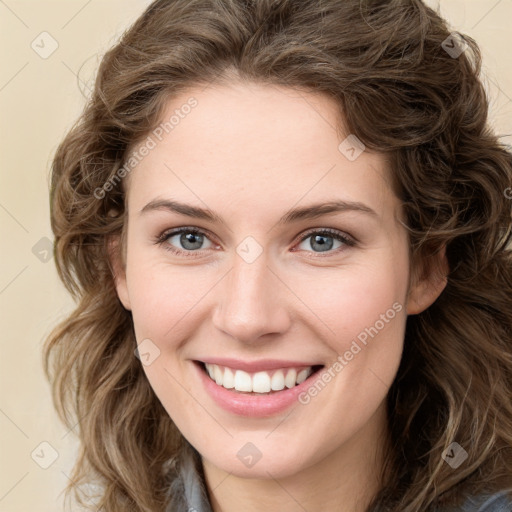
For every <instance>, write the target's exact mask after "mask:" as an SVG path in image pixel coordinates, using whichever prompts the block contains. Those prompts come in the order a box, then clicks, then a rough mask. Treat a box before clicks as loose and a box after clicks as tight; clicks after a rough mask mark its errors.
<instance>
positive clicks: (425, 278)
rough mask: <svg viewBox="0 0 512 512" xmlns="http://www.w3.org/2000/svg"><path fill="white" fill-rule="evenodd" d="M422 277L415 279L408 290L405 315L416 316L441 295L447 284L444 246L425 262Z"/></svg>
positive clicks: (447, 269) (446, 261)
mask: <svg viewBox="0 0 512 512" xmlns="http://www.w3.org/2000/svg"><path fill="white" fill-rule="evenodd" d="M424 269H425V271H424V272H423V275H422V276H421V277H419V278H417V279H415V282H414V283H413V285H412V286H411V288H410V290H409V295H408V298H407V308H406V309H407V314H408V315H417V314H419V313H421V312H423V311H425V310H426V309H427V308H428V307H430V306H431V305H432V304H433V303H434V302H435V301H436V300H437V298H438V297H439V296H440V295H441V293H442V292H443V290H444V289H445V287H446V284H447V283H448V273H449V266H448V260H447V258H446V246H444V245H443V247H442V248H441V249H440V250H439V251H438V252H437V253H436V254H435V255H434V256H432V257H431V258H429V261H428V262H426V264H425V265H424Z"/></svg>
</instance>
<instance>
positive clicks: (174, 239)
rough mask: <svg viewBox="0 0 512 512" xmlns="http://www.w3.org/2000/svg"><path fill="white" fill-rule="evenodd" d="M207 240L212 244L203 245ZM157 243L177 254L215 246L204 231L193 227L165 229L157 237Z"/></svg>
mask: <svg viewBox="0 0 512 512" xmlns="http://www.w3.org/2000/svg"><path fill="white" fill-rule="evenodd" d="M205 240H207V241H208V242H209V244H210V245H209V246H207V247H203V244H204V241H205ZM156 243H157V244H159V245H162V246H163V247H164V249H166V250H168V251H171V252H173V253H175V254H185V253H193V252H199V251H200V250H203V249H209V248H211V247H212V246H213V243H212V242H211V240H210V239H209V238H208V237H207V236H206V233H205V232H204V231H202V230H200V229H197V228H193V227H184V228H179V229H174V230H172V231H165V232H164V233H162V234H161V235H160V236H159V237H158V238H157V240H156ZM176 246H178V247H176ZM189 255H190V254H187V256H189Z"/></svg>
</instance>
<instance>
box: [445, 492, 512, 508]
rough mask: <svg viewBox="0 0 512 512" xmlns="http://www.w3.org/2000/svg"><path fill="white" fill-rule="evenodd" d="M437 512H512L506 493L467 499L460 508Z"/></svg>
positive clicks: (511, 502) (510, 500)
mask: <svg viewBox="0 0 512 512" xmlns="http://www.w3.org/2000/svg"><path fill="white" fill-rule="evenodd" d="M438 512H512V498H510V497H509V496H507V493H506V492H499V493H496V494H493V495H490V496H489V495H482V496H477V497H473V496H472V497H469V498H467V500H466V501H465V502H464V504H463V505H462V507H457V508H447V509H444V508H443V509H440V510H439V511H438Z"/></svg>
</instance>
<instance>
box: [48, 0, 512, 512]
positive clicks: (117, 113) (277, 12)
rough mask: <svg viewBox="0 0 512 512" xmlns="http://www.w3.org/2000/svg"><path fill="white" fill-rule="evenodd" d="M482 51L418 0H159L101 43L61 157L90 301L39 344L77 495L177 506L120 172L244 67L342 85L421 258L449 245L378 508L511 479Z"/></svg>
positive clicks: (408, 505) (354, 122)
mask: <svg viewBox="0 0 512 512" xmlns="http://www.w3.org/2000/svg"><path fill="white" fill-rule="evenodd" d="M449 38H451V39H449ZM446 41H449V42H450V44H449V45H448V46H449V47H451V48H453V47H455V48H456V49H457V48H458V49H460V51H461V52H459V53H460V55H454V54H453V53H450V52H449V51H448V49H447V48H446ZM457 45H458V46H457ZM462 50H463V51H462ZM480 69H481V54H480V51H479V48H478V46H477V44H476V43H475V41H474V40H473V39H471V38H470V37H468V36H467V35H456V34H452V35H450V30H449V29H448V27H447V24H446V22H445V21H444V20H443V19H442V18H441V17H440V16H439V15H438V14H436V13H435V12H434V11H433V10H432V9H430V8H428V7H427V6H425V5H424V4H423V3H422V2H421V1H420V0H391V1H383V0H322V1H318V0H157V1H155V2H153V3H152V4H151V5H150V6H149V7H148V8H147V9H146V11H145V12H144V13H143V14H142V16H141V17H140V18H139V19H138V20H137V21H136V22H135V23H134V24H133V26H132V27H131V28H130V29H129V30H128V31H127V32H126V33H125V34H124V35H123V36H122V38H121V39H120V41H119V42H118V43H117V44H116V45H115V46H114V47H113V48H112V49H110V50H109V51H108V52H107V53H106V54H105V56H104V57H103V59H102V62H101V65H100V67H99V70H98V75H97V79H96V83H95V87H94V91H93V94H92V97H91V98H90V100H89V101H88V104H87V105H86V108H85V110H84V112H83V114H82V115H81V117H80V119H79V121H78V122H77V124H76V125H75V126H74V127H73V128H72V129H71V130H70V132H69V133H68V134H67V136H66V137H65V138H64V140H63V141H62V142H61V144H60V146H59V147H58V149H57V151H56V154H55V157H54V160H53V165H52V180H51V222H52V229H53V232H54V234H55V261H56V265H57V269H58V273H59V276H60V278H61V279H62V281H63V283H64V284H65V286H66V287H67V289H68V290H69V291H70V293H71V294H72V295H73V297H74V298H75V299H76V301H77V307H76V309H75V310H74V311H73V312H72V314H71V315H70V316H69V317H68V318H66V319H65V320H64V321H63V322H62V323H60V324H59V325H58V326H57V327H56V328H55V329H54V331H53V332H52V333H51V335H50V336H49V338H48V340H47V342H46V345H45V349H44V367H45V371H46V374H47V376H48V379H49V380H50V381H51V383H52V392H53V400H54V403H55V406H56V408H57V410H58V412H59V415H60V417H61V418H62V420H63V421H64V422H65V423H66V424H67V425H68V426H69V427H70V428H73V427H74V425H76V423H77V422H78V427H77V432H78V436H79V439H80V443H81V445H80V446H81V448H80V454H79V458H78V460H77V462H76V465H75V468H74V472H73V474H72V480H73V483H70V484H69V486H68V488H67V489H66V492H67V494H68V495H70V494H71V492H72V491H74V495H75V498H76V499H77V500H78V501H79V503H81V504H82V505H86V504H87V501H88V496H87V493H86V492H85V491H84V490H82V491H79V488H80V485H81V484H83V483H91V482H93V481H95V482H97V483H98V484H100V487H101V492H100V493H99V495H98V496H97V498H98V500H97V503H96V507H97V508H98V509H100V510H105V511H118V510H133V511H145V512H150V511H151V512H155V511H162V510H164V509H165V506H166V503H167V500H168V496H167V490H168V487H169V479H168V473H167V472H166V467H167V465H166V463H168V462H169V461H170V460H173V459H175V458H176V456H177V454H179V452H180V450H181V449H182V447H183V443H184V439H183V436H182V435H181V433H180V432H179V431H178V429H177V427H176V426H175V425H174V423H173V422H172V420H171V418H170V417H169V415H168V413H167V412H166V411H165V409H164V407H163V406H162V404H161V403H160V401H159V400H158V398H157V397H156V395H155V393H154V391H153V390H152V388H151V386H150V384H149V382H148V380H147V377H146V375H145V373H144V371H143V369H142V367H141V364H140V361H139V360H138V359H137V358H136V357H134V348H135V347H136V340H135V336H134V330H133V321H132V317H131V313H130V312H129V311H127V310H125V309H124V308H123V306H122V304H121V303H120V301H119V299H118V296H117V293H116V288H115V285H114V279H113V274H112V271H111V267H110V263H109V243H108V242H109V240H110V239H111V238H112V237H113V236H116V235H120V234H121V233H122V232H123V227H124V226H125V221H126V219H125V190H124V189H125V187H124V186H123V183H120V184H116V183H115V178H116V177H118V176H119V171H120V169H122V167H123V165H124V163H125V162H126V159H127V158H128V156H129V152H130V149H131V148H132V147H134V145H135V144H137V143H138V142H139V141H141V140H142V139H143V138H144V137H146V136H147V135H148V133H149V132H150V131H151V130H152V129H154V128H155V126H157V124H158V122H159V119H160V116H161V114H162V112H163V108H164V106H165V104H166V101H167V100H168V99H169V98H170V97H172V96H173V95H176V94H178V92H181V91H183V90H185V89H187V88H189V87H190V86H192V85H198V84H211V83H217V82H219V80H229V77H230V76H233V74H236V75H237V76H239V77H242V78H243V79H244V80H250V81H257V82H260V83H264V84H271V85H284V86H288V87H299V88H302V89H306V90H310V91H314V92H322V93H324V94H326V95H328V96H329V97H331V98H334V99H335V100H336V102H337V104H338V105H339V106H340V108H341V111H342V112H343V119H344V122H345V125H346V127H347V128H348V129H349V131H350V133H352V134H355V135H356V136H357V137H358V138H359V139H360V140H361V141H363V143H364V144H365V145H366V147H367V148H369V149H370V150H374V151H376V152H380V153H382V154H386V155H387V156H388V157H389V162H390V168H391V172H392V175H393V180H394V185H395V189H396V193H397V195H398V197H399V198H400V199H401V201H402V203H403V211H404V215H405V218H406V222H407V229H408V232H409V237H410V255H411V262H412V264H413V265H414V268H415V269H417V271H418V272H421V269H422V268H424V266H425V265H426V264H428V261H429V257H430V256H431V255H432V254H434V253H435V252H436V251H438V250H439V248H441V247H443V246H445V247H446V255H447V259H448V263H449V268H450V272H449V275H448V279H447V285H446V287H445V289H444V291H443V293H442V294H441V296H440V297H439V298H438V300H437V301H436V302H435V303H434V304H433V305H432V306H431V307H429V308H428V309H427V310H426V311H424V312H422V313H421V314H418V315H414V316H410V317H409V318H408V320H407V328H406V335H405V348H404V353H403V358H402V361H401V365H400V368H399V370H398V374H397V376H396V379H395V381H394V383H393V385H392V387H391V389H390V392H389V395H388V413H389V429H390V432H391V439H392V451H391V452H390V453H389V454H388V456H387V461H386V467H385V471H384V482H385V485H384V486H383V488H382V489H381V491H380V493H379V494H378V496H376V497H375V499H374V501H373V503H372V505H371V506H370V507H369V509H368V511H377V510H386V511H396V512H425V511H430V510H434V507H435V506H436V505H438V504H440V503H459V502H460V500H461V499H462V497H463V496H467V495H468V494H477V493H482V492H495V491H497V490H500V489H506V490H509V489H511V488H512V400H511V397H512V264H511V253H510V248H507V247H508V243H509V242H510V240H511V236H512V234H511V233H512V220H511V206H512V201H511V200H510V198H509V197H507V193H506V190H510V187H511V185H512V155H511V153H510V152H509V151H507V148H506V147H505V146H504V145H503V144H501V143H500V142H499V139H498V137H497V136H496V135H495V134H494V133H493V132H492V131H491V130H490V128H489V125H488V122H487V115H488V100H487V98H486V94H485V91H484V88H483V85H482V82H481V79H480ZM107 183H110V186H109V187H108V188H107V187H106V186H105V184H107ZM98 197H99V198H98ZM453 440H457V442H458V443H460V444H461V445H462V446H463V447H464V448H465V449H466V451H467V452H468V459H467V461H466V463H465V464H464V465H463V466H461V467H460V468H459V469H458V470H457V471H453V470H452V469H451V468H450V466H449V465H447V464H446V463H444V461H443V459H442V453H443V451H444V450H446V449H447V447H448V446H449V445H450V444H451V443H452V441H453ZM97 508H95V510H96V509H97Z"/></svg>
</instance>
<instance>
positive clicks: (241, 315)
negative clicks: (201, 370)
mask: <svg viewBox="0 0 512 512" xmlns="http://www.w3.org/2000/svg"><path fill="white" fill-rule="evenodd" d="M219 284H220V283H219ZM286 293H290V292H289V290H288V289H287V288H286V286H285V285H284V284H283V283H282V282H281V280H280V279H279V277H278V276H277V275H276V273H275V271H273V270H272V269H271V268H269V265H268V261H267V258H266V253H265V252H263V253H262V254H261V255H260V256H259V257H258V258H257V259H256V260H255V261H253V262H252V263H247V262H246V261H244V260H243V259H242V258H241V257H239V256H238V255H235V261H234V264H233V268H232V269H231V271H230V272H229V273H228V275H227V276H226V278H225V279H223V282H222V284H221V286H220V287H219V288H218V294H219V295H218V297H219V300H218V301H217V303H216V308H215V311H214V315H213V323H214V325H215V327H216V328H217V329H219V330H221V331H223V332H224V333H226V334H228V335H229V336H232V337H233V338H235V339H237V340H238V341H240V342H242V343H246V344H252V343H257V342H258V340H260V339H261V338H262V336H264V335H266V334H267V335H268V334H273V335H277V334H282V333H284V332H285V331H286V330H287V329H288V328H289V326H290V315H289V312H288V311H287V310H286V297H285V294H286Z"/></svg>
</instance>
